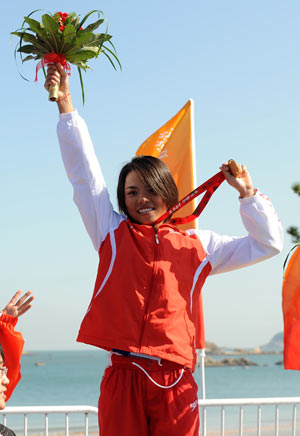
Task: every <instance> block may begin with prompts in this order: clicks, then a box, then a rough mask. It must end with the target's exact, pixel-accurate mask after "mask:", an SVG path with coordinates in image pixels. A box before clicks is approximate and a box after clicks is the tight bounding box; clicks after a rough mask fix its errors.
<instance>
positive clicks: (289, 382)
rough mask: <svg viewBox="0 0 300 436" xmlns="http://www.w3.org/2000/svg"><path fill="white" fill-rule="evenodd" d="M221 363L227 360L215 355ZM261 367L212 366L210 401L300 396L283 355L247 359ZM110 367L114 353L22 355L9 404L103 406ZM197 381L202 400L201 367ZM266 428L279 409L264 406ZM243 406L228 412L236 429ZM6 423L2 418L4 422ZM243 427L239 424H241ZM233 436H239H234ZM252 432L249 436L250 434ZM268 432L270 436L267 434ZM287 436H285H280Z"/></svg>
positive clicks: (250, 416) (37, 423) (215, 423)
mask: <svg viewBox="0 0 300 436" xmlns="http://www.w3.org/2000/svg"><path fill="white" fill-rule="evenodd" d="M211 357H214V358H217V359H220V358H224V356H211ZM226 357H235V358H236V357H247V358H248V359H250V360H251V361H253V362H256V363H257V364H258V366H248V367H246V368H244V367H239V366H233V367H207V368H206V369H205V381H206V398H211V399H213V398H250V397H251V398H258V397H294V396H300V372H299V371H287V370H284V369H283V366H282V365H278V364H276V363H278V362H279V361H282V355H281V354H258V355H246V356H242V355H239V356H226ZM108 364H109V353H107V352H106V351H103V350H98V349H94V350H83V351H37V352H29V353H28V354H25V355H23V356H22V360H21V371H22V379H21V381H20V383H19V385H18V386H17V388H16V389H15V391H14V393H13V396H12V398H11V399H10V400H9V402H8V403H7V406H43V405H44V406H47V405H51V406H54V405H69V406H70V405H89V406H95V407H97V404H98V397H99V385H100V381H101V378H102V375H103V373H104V370H105V368H106V366H107V365H108ZM195 379H196V381H197V383H198V385H199V398H200V397H201V381H200V369H199V368H196V371H195ZM263 407H264V408H265V409H263V410H262V418H263V420H264V425H267V424H268V423H270V422H274V413H275V410H274V406H263ZM238 412H239V410H238V408H236V409H235V410H231V409H230V410H228V412H227V411H226V423H227V424H228V425H229V426H230V425H232V426H235V425H236V421H237V422H238ZM219 415H220V412H219V411H217V410H214V409H208V410H207V420H208V425H210V426H211V427H212V428H216V429H217V428H218V427H219V425H220V417H219ZM298 415H299V423H298V424H297V425H298V428H299V430H298V431H299V433H298V434H300V412H298ZM256 416H257V408H253V410H250V412H249V413H248V412H247V418H246V416H245V418H244V420H247V422H246V424H245V425H246V426H248V427H249V428H250V427H254V426H255V425H256V419H257V418H256ZM291 418H292V409H291V407H290V406H289V407H287V406H283V410H282V408H281V409H280V422H282V423H283V424H282V425H285V424H288V423H289V422H290V421H291ZM28 420H29V422H28V424H29V433H30V434H39V432H41V431H42V429H43V426H44V418H43V419H42V418H40V417H38V416H37V415H29V417H28ZM0 422H1V418H0ZM90 424H91V432H93V431H94V432H95V433H97V419H96V417H94V418H93V417H91V421H90ZM7 425H8V426H9V427H11V428H12V429H14V430H15V432H16V433H17V435H21V434H22V431H23V430H22V429H23V417H20V416H16V415H8V416H7ZM70 425H71V428H73V429H75V430H74V433H75V432H76V431H78V429H80V427H82V428H83V418H82V416H76V415H74V416H70ZM49 427H50V431H51V432H53V433H55V432H57V433H59V431H60V430H61V429H63V428H64V418H63V417H62V416H60V415H49ZM237 428H238V425H237ZM229 434H230V433H229ZM232 434H233V433H232ZM246 434H247V433H246ZM263 434H264V433H263ZM280 434H281V433H280Z"/></svg>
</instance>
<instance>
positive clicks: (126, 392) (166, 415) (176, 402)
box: [98, 354, 199, 436]
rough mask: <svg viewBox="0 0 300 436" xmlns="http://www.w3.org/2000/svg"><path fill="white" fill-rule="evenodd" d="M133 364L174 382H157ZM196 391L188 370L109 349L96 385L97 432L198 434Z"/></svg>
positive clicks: (106, 435)
mask: <svg viewBox="0 0 300 436" xmlns="http://www.w3.org/2000/svg"><path fill="white" fill-rule="evenodd" d="M133 363H137V364H138V365H139V366H140V367H141V368H143V369H144V370H145V371H146V372H147V374H148V376H150V377H151V378H152V379H153V381H154V382H156V383H158V384H160V385H162V386H171V385H173V387H170V388H168V389H164V388H161V387H158V386H156V385H155V383H154V382H153V381H151V380H150V379H149V377H148V376H147V375H146V374H145V373H144V372H143V370H142V369H141V368H139V367H137V366H136V365H134V364H133ZM180 377H181V378H180ZM179 378H180V380H179V381H178V379H179ZM177 381H178V382H177ZM176 382H177V383H176ZM197 390H198V387H197V384H196V382H195V381H194V378H193V376H192V372H191V370H189V369H187V368H183V367H182V366H181V365H178V364H176V363H173V362H170V361H167V360H161V361H160V362H158V361H155V360H149V359H143V358H135V357H125V356H118V355H115V354H113V355H112V365H111V366H109V367H108V368H106V370H105V373H104V376H103V379H102V382H101V386H100V398H99V404H98V406H99V428H100V436H198V435H199V411H198V400H197Z"/></svg>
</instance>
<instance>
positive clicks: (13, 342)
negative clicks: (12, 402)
mask: <svg viewBox="0 0 300 436" xmlns="http://www.w3.org/2000/svg"><path fill="white" fill-rule="evenodd" d="M17 322H18V318H15V317H13V316H10V315H7V314H5V313H0V344H1V346H2V348H3V351H4V364H5V366H6V367H7V368H8V373H7V377H8V378H9V385H8V386H7V391H6V399H7V400H8V399H9V398H10V397H11V394H12V393H13V391H14V389H15V387H16V386H17V384H18V382H19V380H20V379H21V372H20V370H21V365H20V359H21V355H22V351H23V346H24V339H23V336H22V334H21V333H20V332H16V331H15V329H14V327H15V325H16V324H17Z"/></svg>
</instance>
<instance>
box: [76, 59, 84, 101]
mask: <svg viewBox="0 0 300 436" xmlns="http://www.w3.org/2000/svg"><path fill="white" fill-rule="evenodd" d="M77 70H78V74H79V80H80V85H81V95H82V104H83V105H84V86H83V80H82V74H81V71H80V68H79V67H77Z"/></svg>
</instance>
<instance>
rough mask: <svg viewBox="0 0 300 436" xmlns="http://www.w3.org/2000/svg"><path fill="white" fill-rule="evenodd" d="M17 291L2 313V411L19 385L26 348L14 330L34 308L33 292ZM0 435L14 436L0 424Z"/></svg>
mask: <svg viewBox="0 0 300 436" xmlns="http://www.w3.org/2000/svg"><path fill="white" fill-rule="evenodd" d="M21 294H22V291H21V290H19V291H17V292H16V293H15V294H14V295H13V297H12V299H11V300H10V301H9V303H8V304H7V305H6V306H5V307H4V309H3V310H2V311H1V312H0V410H2V409H4V408H5V403H6V401H8V400H9V398H10V397H11V395H12V393H13V390H14V389H15V387H16V385H17V384H18V382H19V380H20V378H21V373H20V359H21V355H22V350H23V346H24V339H23V336H22V334H21V333H20V332H16V331H15V330H14V327H15V325H16V324H17V322H18V317H19V316H21V315H23V314H24V313H26V312H27V311H28V310H29V309H30V308H31V307H32V304H31V303H32V301H33V299H34V297H33V296H32V295H31V292H30V291H28V292H26V293H25V294H24V295H23V296H21ZM0 435H2V436H13V435H14V432H13V431H12V430H10V429H8V428H7V427H5V426H4V425H3V424H0Z"/></svg>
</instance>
